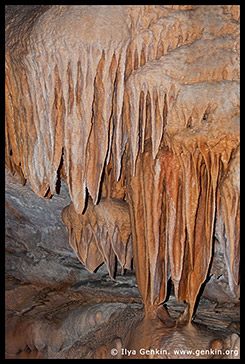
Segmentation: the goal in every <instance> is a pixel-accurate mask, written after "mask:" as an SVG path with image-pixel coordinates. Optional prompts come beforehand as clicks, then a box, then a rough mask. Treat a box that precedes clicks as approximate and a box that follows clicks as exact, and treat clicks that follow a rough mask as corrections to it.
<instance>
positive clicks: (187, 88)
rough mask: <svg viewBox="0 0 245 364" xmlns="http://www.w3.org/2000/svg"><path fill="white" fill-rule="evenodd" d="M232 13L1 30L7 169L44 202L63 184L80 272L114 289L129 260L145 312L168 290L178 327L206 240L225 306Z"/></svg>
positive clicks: (235, 112) (235, 239) (235, 218)
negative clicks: (101, 270) (100, 274)
mask: <svg viewBox="0 0 245 364" xmlns="http://www.w3.org/2000/svg"><path fill="white" fill-rule="evenodd" d="M238 8H239V7H237V6H235V7H233V6H225V5H224V6H217V5H214V6H197V5H196V6H191V5H183V6H178V5H175V6H171V5H140V6H135V5H128V6H122V5H117V6H110V7H108V6H106V5H100V6H94V5H92V6H91V5H85V6H79V5H53V6H47V7H46V8H45V7H43V8H40V9H39V12H38V13H35V12H34V13H33V14H34V15H32V16H30V17H29V18H28V21H27V22H26V24H27V25H26V26H25V27H23V28H21V29H20V35H19V39H18V37H17V40H16V35H15V34H14V31H13V30H11V24H9V25H8V26H7V38H8V39H7V42H6V59H5V62H6V76H5V83H6V87H5V90H6V96H5V100H6V123H5V140H6V142H5V145H6V166H7V167H8V168H9V169H10V171H11V172H12V173H14V172H17V173H19V174H20V176H21V178H22V182H23V184H24V183H25V181H26V179H28V180H29V181H30V183H31V185H32V188H33V190H34V191H35V192H36V193H37V194H38V195H39V196H42V197H47V198H50V197H52V195H54V194H55V191H56V188H57V183H58V181H59V179H60V178H61V176H63V177H64V179H65V180H66V183H67V186H68V189H69V194H70V197H71V200H72V203H71V204H70V205H69V206H68V207H66V208H65V209H64V211H63V215H62V217H63V221H64V223H65V225H66V226H67V228H68V232H69V242H70V245H71V247H72V248H73V250H74V251H75V252H76V254H77V255H78V257H79V259H80V261H81V262H82V263H83V264H84V266H85V267H86V268H87V269H88V270H89V271H90V272H93V271H95V270H96V269H97V268H98V267H99V266H100V265H101V264H102V263H103V262H105V264H106V266H107V268H108V271H109V275H110V276H111V277H114V275H115V267H116V260H118V261H119V263H120V265H121V267H122V270H123V269H124V268H125V269H130V267H131V259H132V254H133V261H134V265H135V270H136V277H137V283H138V288H139V291H140V294H141V296H142V298H143V302H144V304H145V308H146V311H147V312H150V311H152V310H155V308H156V307H157V306H158V305H160V304H161V303H163V302H164V301H165V299H166V297H167V285H168V281H169V279H170V278H171V280H172V282H173V285H174V291H175V297H176V299H177V300H180V302H186V303H187V304H188V305H187V308H186V310H185V312H184V313H183V316H182V317H181V319H180V321H183V322H184V321H187V322H190V321H191V319H192V315H193V310H194V306H195V303H196V299H197V296H198V294H199V292H200V289H201V286H202V284H203V283H204V282H205V280H206V279H207V277H208V272H209V268H210V264H211V261H212V254H213V240H214V235H215V236H216V237H217V239H218V240H219V241H220V242H221V243H222V246H223V251H224V257H225V262H226V266H227V271H228V276H229V284H230V287H231V291H232V292H233V295H235V296H238V286H239V219H240V215H239V207H240V204H239V196H240V194H239V192H240V190H239V184H238V179H237V171H238V169H239V159H238V148H239V106H240V105H239V22H238V21H239V9H238ZM35 14H36V15H35ZM132 251H133V253H132Z"/></svg>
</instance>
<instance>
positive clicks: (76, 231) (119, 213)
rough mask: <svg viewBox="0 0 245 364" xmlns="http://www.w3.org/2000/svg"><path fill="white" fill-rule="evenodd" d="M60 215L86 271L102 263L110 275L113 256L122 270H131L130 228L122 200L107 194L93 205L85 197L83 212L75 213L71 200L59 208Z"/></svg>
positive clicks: (111, 274) (113, 273)
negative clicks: (65, 205)
mask: <svg viewBox="0 0 245 364" xmlns="http://www.w3.org/2000/svg"><path fill="white" fill-rule="evenodd" d="M62 218H63V221H64V223H65V224H66V226H67V228H68V232H69V243H70V245H71V247H72V248H73V250H74V251H75V253H76V254H77V256H78V258H79V259H80V261H81V262H82V263H83V264H84V266H85V268H86V269H88V270H89V271H90V272H93V271H94V270H95V269H96V268H98V267H99V266H100V265H101V264H102V263H103V262H105V264H106V266H107V268H108V272H109V274H110V277H111V278H114V275H115V269H116V259H117V260H118V261H119V263H120V265H121V267H122V272H123V271H124V269H129V270H130V269H131V260H132V242H131V227H130V220H129V211H128V206H127V203H126V202H124V201H122V200H119V199H116V198H108V197H107V198H102V199H101V200H100V203H99V204H98V205H94V204H93V202H92V201H91V199H89V200H88V205H87V207H86V211H85V212H84V214H77V213H76V211H75V208H74V204H73V203H71V204H70V205H69V206H67V207H66V208H65V209H64V210H63V212H62Z"/></svg>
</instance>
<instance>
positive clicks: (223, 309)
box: [5, 272, 240, 359]
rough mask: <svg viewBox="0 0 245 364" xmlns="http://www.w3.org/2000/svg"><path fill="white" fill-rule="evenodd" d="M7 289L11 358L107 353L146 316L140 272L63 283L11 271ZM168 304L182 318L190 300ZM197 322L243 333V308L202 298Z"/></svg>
mask: <svg viewBox="0 0 245 364" xmlns="http://www.w3.org/2000/svg"><path fill="white" fill-rule="evenodd" d="M5 290H6V293H5V307H6V317H5V318H6V328H5V332H6V359H10V358H15V359H21V358H23V359H26V358H29V359H30V358H35V359H42V358H107V357H108V356H107V354H108V351H109V352H111V350H114V348H118V347H120V349H117V351H121V350H123V349H121V348H122V347H125V343H127V342H128V340H129V336H130V331H132V330H133V329H134V328H135V327H137V325H138V324H139V323H140V322H141V321H142V319H143V318H144V310H143V304H142V300H141V298H140V295H139V293H138V289H137V285H136V281H135V276H134V275H133V274H131V273H129V272H127V274H126V275H125V276H121V277H119V278H118V279H117V280H115V281H113V280H111V279H109V277H108V275H105V276H104V277H102V278H101V277H100V278H98V279H96V277H95V278H94V279H93V280H87V281H82V282H77V283H75V284H74V283H73V284H68V283H67V284H65V285H63V286H62V285H57V286H45V285H40V284H39V285H37V284H31V283H29V282H22V281H20V280H18V279H16V278H14V277H12V276H10V275H7V276H6V282H5ZM165 307H166V308H167V311H168V313H169V314H170V316H171V317H172V318H173V319H177V318H178V317H179V316H180V314H181V313H182V312H183V311H184V308H185V305H184V304H180V303H178V302H176V300H175V297H174V296H173V295H172V294H170V296H169V299H168V301H167V302H166V304H165ZM194 323H195V324H197V325H201V326H203V327H206V328H207V329H208V330H211V331H212V332H217V335H216V336H217V337H219V334H218V333H221V336H223V337H229V336H232V335H233V336H234V334H235V335H237V334H238V335H239V333H240V324H239V323H240V307H239V305H238V304H234V303H232V304H231V303H223V304H218V303H217V302H214V301H211V300H209V299H207V298H205V297H201V298H200V302H199V305H198V309H197V311H196V314H195V317H194ZM119 338H120V339H119ZM113 355H114V354H113ZM124 355H125V353H124ZM115 358H117V357H115Z"/></svg>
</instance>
